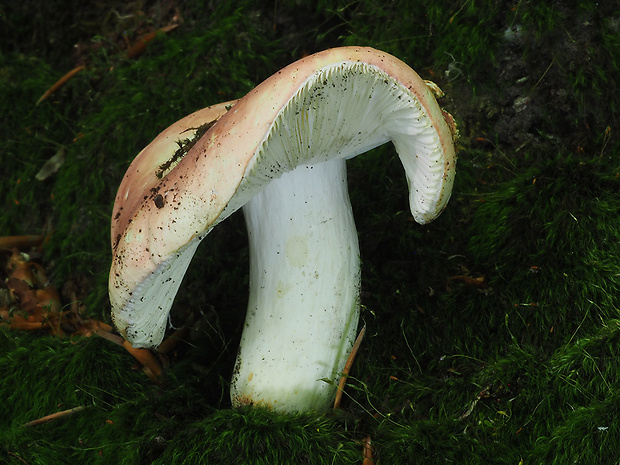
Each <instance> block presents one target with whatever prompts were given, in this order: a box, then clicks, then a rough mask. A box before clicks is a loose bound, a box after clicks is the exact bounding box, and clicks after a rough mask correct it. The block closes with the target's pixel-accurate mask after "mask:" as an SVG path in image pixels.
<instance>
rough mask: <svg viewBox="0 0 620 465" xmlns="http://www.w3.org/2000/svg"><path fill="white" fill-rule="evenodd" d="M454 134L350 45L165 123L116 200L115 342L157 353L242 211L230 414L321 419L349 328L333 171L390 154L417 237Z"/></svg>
mask: <svg viewBox="0 0 620 465" xmlns="http://www.w3.org/2000/svg"><path fill="white" fill-rule="evenodd" d="M216 120H217V121H216ZM214 121H216V122H215V123H213V122H214ZM199 127H202V128H203V130H198V129H197V128H199ZM455 134H456V129H455V127H454V123H453V120H452V118H451V117H450V116H449V115H448V114H447V113H444V112H442V110H441V109H440V108H439V106H438V104H437V102H436V100H435V98H434V97H433V94H432V91H431V90H430V89H429V87H428V86H427V85H426V84H425V82H424V81H423V80H422V79H421V78H420V77H419V76H418V75H417V74H416V73H415V72H414V71H413V70H412V69H411V68H409V67H408V66H407V65H406V64H405V63H403V62H402V61H400V60H398V59H397V58H395V57H393V56H391V55H389V54H387V53H384V52H380V51H378V50H374V49H371V48H360V47H343V48H336V49H331V50H326V51H324V52H319V53H316V54H314V55H310V56H308V57H305V58H303V59H301V60H299V61H297V62H295V63H293V64H291V65H289V66H287V67H286V68H284V69H282V70H281V71H279V72H278V73H276V74H275V75H273V76H272V77H270V78H269V79H267V80H266V81H264V82H263V83H261V84H260V85H258V86H257V87H256V88H255V89H254V90H252V91H251V92H249V93H248V94H247V95H246V96H245V97H243V98H241V99H240V100H239V101H237V102H236V103H235V104H234V105H232V106H231V103H229V104H220V105H217V106H215V107H210V108H207V109H205V110H202V111H201V112H197V113H194V114H193V115H190V116H188V117H186V118H184V119H183V120H181V121H179V122H177V123H175V124H173V125H172V126H171V127H170V128H168V129H167V130H165V131H164V132H163V133H162V134H160V135H159V136H158V137H157V138H156V139H155V140H154V141H153V142H152V143H151V144H150V145H149V146H148V147H146V148H145V149H144V150H143V151H142V152H141V153H140V154H139V155H138V157H137V158H136V160H134V162H133V163H132V164H131V166H130V167H129V169H128V171H127V174H126V175H125V178H124V179H123V181H122V183H121V186H120V188H119V192H118V195H117V197H116V202H115V206H114V212H113V215H114V216H113V221H112V249H113V263H112V268H111V271H110V282H109V292H110V301H111V305H112V315H113V319H114V322H115V324H116V327H117V329H118V330H119V332H120V333H121V334H122V335H123V336H124V337H125V338H126V339H127V340H128V341H130V342H131V344H132V345H133V346H134V347H154V346H157V345H158V344H159V343H160V342H161V341H162V339H163V335H164V332H165V328H166V323H167V320H168V314H169V311H170V307H171V306H172V302H173V299H174V297H175V295H176V293H177V291H178V288H179V285H180V283H181V280H182V278H183V275H184V273H185V271H186V269H187V267H188V265H189V262H190V261H191V259H192V256H193V255H194V252H195V250H196V248H197V246H198V244H199V243H200V241H202V240H203V239H204V238H205V237H206V236H207V234H208V233H209V232H210V231H211V230H212V229H213V228H214V227H215V226H216V225H217V224H218V223H220V222H221V221H223V220H224V219H226V218H227V217H228V216H230V215H231V214H232V213H233V212H235V211H236V210H238V209H240V208H242V207H243V212H244V215H245V220H246V224H247V229H248V237H249V244H250V294H249V302H248V309H247V316H246V321H245V325H244V329H243V333H242V336H241V343H240V347H239V352H238V356H237V361H236V364H235V367H234V370H233V376H232V381H231V400H232V404H233V405H234V406H241V405H247V404H254V405H256V404H260V405H264V406H269V407H271V408H273V409H275V410H278V411H283V412H293V411H308V410H319V411H320V410H324V409H326V408H327V407H328V406H329V405H330V403H331V402H333V397H334V395H335V391H336V385H337V381H338V379H339V377H340V374H341V372H342V370H343V367H344V364H345V361H346V359H347V355H348V352H349V350H350V349H351V346H352V344H353V341H354V339H355V334H356V331H357V325H358V318H359V293H360V258H359V248H358V238H357V233H356V229H355V223H354V220H353V215H352V210H351V205H350V201H349V197H348V192H347V178H346V166H345V163H346V159H349V158H352V157H355V156H357V155H358V154H360V153H363V152H366V151H368V150H370V149H372V148H374V147H376V146H378V145H381V144H383V143H385V142H388V141H392V143H393V144H394V146H395V148H396V151H397V152H398V155H399V157H400V159H401V162H402V164H403V166H404V169H405V174H406V178H407V181H408V183H409V191H410V196H409V201H410V208H411V213H412V215H413V217H414V219H415V220H416V221H417V222H418V223H421V224H424V223H427V222H429V221H431V220H433V219H434V218H436V217H437V216H438V215H439V214H440V212H441V211H442V210H443V209H444V207H445V205H446V203H447V202H448V199H449V197H450V193H451V189H452V183H453V179H454V172H455V163H456V155H455V148H454V145H455V144H454V142H455ZM186 135H189V136H190V137H188V138H187V139H188V140H189V142H186V143H182V144H179V145H181V146H183V147H184V149H183V150H176V151H174V150H173V149H174V148H175V143H174V141H175V138H178V137H186ZM194 136H195V137H194ZM192 137H193V139H192ZM167 157H171V158H167Z"/></svg>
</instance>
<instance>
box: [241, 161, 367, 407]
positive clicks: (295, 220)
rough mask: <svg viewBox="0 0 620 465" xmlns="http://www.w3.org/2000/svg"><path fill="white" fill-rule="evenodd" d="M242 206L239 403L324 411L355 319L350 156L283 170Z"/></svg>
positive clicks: (357, 267) (352, 334) (348, 347)
mask: <svg viewBox="0 0 620 465" xmlns="http://www.w3.org/2000/svg"><path fill="white" fill-rule="evenodd" d="M243 211H244V214H245V218H246V223H247V228H248V235H249V243H250V296H249V305H248V313H247V317H246V321H245V327H244V330H243V334H242V337H241V344H240V348H239V354H238V357H237V364H236V366H235V370H234V373H233V378H232V384H231V397H232V402H233V405H236V406H240V405H245V404H254V403H258V404H261V405H267V406H270V407H272V408H275V409H277V410H281V411H296V410H298V411H308V410H325V409H326V408H328V406H329V405H330V404H331V403H332V402H333V398H334V395H335V390H336V386H337V383H338V379H339V378H340V376H341V373H342V370H343V368H344V365H345V362H346V359H347V356H348V354H349V351H350V350H351V347H352V345H353V341H354V340H355V333H356V330H357V322H358V317H359V287H360V259H359V247H358V239H357V232H356V229H355V223H354V220H353V214H352V211H351V204H350V201H349V195H348V192H347V180H346V166H345V160H343V159H336V160H330V161H326V162H322V163H318V164H315V165H302V166H299V167H297V168H296V169H294V170H293V171H290V172H288V173H284V174H283V175H282V177H281V178H279V179H274V180H273V181H271V183H270V184H269V185H268V186H267V187H266V188H265V189H264V190H263V191H262V192H261V193H260V194H258V195H256V196H255V197H253V198H252V199H251V200H250V201H249V202H248V203H247V204H246V205H245V206H244V207H243Z"/></svg>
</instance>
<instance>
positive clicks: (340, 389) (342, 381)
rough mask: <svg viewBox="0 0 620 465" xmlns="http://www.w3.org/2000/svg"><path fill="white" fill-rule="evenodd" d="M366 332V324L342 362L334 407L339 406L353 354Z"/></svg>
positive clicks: (354, 354)
mask: <svg viewBox="0 0 620 465" xmlns="http://www.w3.org/2000/svg"><path fill="white" fill-rule="evenodd" d="M365 332H366V326H364V327H363V328H362V330H361V331H360V333H359V335H358V336H357V339H356V340H355V343H354V344H353V347H352V348H351V353H350V354H349V358H347V362H346V363H345V364H344V369H343V370H342V377H341V378H340V382H339V383H338V391H337V392H336V399H335V400H334V408H335V409H336V408H339V407H340V401H341V400H342V393H343V392H344V385H345V384H346V383H347V378H348V377H349V372H350V371H351V367H352V366H353V360H355V356H356V355H357V351H358V349H359V348H360V345H361V344H362V339H364V333H365Z"/></svg>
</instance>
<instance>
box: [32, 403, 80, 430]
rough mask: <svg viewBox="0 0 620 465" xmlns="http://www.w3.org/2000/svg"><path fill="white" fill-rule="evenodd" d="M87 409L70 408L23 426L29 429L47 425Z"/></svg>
mask: <svg viewBox="0 0 620 465" xmlns="http://www.w3.org/2000/svg"><path fill="white" fill-rule="evenodd" d="M85 408H86V407H84V406H80V407H73V408H70V409H69V410H63V411H61V412H56V413H52V414H51V415H46V416H44V417H41V418H37V419H36V420H32V421H29V422H28V423H24V424H23V425H22V426H24V427H27V428H28V427H30V426H36V425H40V424H42V423H47V422H48V421H52V420H56V419H58V418H63V417H67V416H69V415H73V414H74V413H76V412H79V411H80V410H84V409H85Z"/></svg>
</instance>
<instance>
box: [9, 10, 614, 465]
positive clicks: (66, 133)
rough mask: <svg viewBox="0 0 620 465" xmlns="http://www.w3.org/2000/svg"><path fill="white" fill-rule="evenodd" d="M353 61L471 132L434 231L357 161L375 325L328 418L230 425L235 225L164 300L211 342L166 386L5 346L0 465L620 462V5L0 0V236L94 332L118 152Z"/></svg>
mask: <svg viewBox="0 0 620 465" xmlns="http://www.w3.org/2000/svg"><path fill="white" fill-rule="evenodd" d="M180 19H182V21H179V20H180ZM173 22H176V23H178V22H181V24H180V26H178V27H177V28H176V29H174V30H173V31H170V32H168V33H167V34H160V35H159V36H157V37H156V38H155V39H154V40H153V41H152V42H150V43H149V44H148V47H147V48H146V50H145V52H144V53H143V54H142V55H140V56H137V57H134V58H127V50H128V48H129V45H130V44H132V43H134V42H135V40H136V39H137V38H138V37H139V36H140V35H142V34H145V33H148V32H150V31H153V30H156V29H158V28H160V27H164V26H166V25H168V24H171V23H173ZM353 44H356V45H357V44H360V45H369V46H373V47H376V48H380V49H382V50H385V51H387V52H389V53H392V54H394V55H396V56H397V57H399V58H401V59H402V60H404V61H406V62H407V63H408V64H410V65H411V66H412V67H413V68H414V69H416V70H417V71H418V72H419V74H420V75H421V76H422V77H423V78H425V79H431V80H434V81H435V82H436V83H437V84H439V85H440V87H442V89H443V90H444V91H445V92H446V94H447V96H446V98H445V99H443V100H442V101H441V102H440V103H441V104H442V105H443V106H444V107H446V108H447V109H448V110H449V111H450V112H451V113H452V114H453V115H454V116H455V118H456V120H457V122H458V123H459V127H460V131H461V140H460V153H459V163H458V172H457V178H456V184H455V189H454V192H453V195H452V199H451V201H450V204H449V206H448V208H447V210H446V211H445V212H444V213H443V215H442V216H441V217H440V218H439V219H438V220H437V221H435V222H434V223H432V224H429V225H426V226H419V225H416V224H415V223H414V222H413V221H412V220H411V218H410V215H409V213H408V205H407V199H408V197H407V190H406V185H405V181H404V174H403V172H402V170H401V168H400V166H399V163H398V159H397V157H396V155H395V152H394V150H393V148H392V147H391V146H385V147H381V148H379V149H376V150H374V151H372V152H371V153H368V154H366V155H364V156H361V157H358V158H357V159H355V160H352V161H351V162H350V165H349V168H350V174H349V178H350V190H351V198H352V202H353V205H354V209H355V215H356V221H357V225H358V230H359V236H360V244H361V253H362V260H363V289H362V301H363V310H362V317H363V321H364V323H365V324H366V326H367V333H366V338H365V340H364V343H363V346H362V349H361V350H360V353H359V354H358V357H357V360H356V362H355V364H354V367H353V371H352V377H351V379H350V380H349V383H348V385H347V391H346V392H347V394H346V396H345V399H344V401H343V406H342V408H341V409H340V410H339V411H335V412H331V413H328V414H326V415H318V414H305V415H300V416H280V415H275V414H273V413H271V412H268V411H263V410H260V409H250V410H233V409H231V408H230V401H229V398H228V384H227V383H228V380H229V377H230V373H231V370H232V363H233V361H234V356H235V353H236V344H237V341H238V339H239V330H240V327H241V323H242V320H243V313H244V307H245V296H246V295H247V241H246V237H245V232H244V225H243V221H242V218H241V217H240V216H238V215H235V216H233V217H232V218H230V219H229V220H227V221H226V222H225V223H224V224H222V225H221V226H220V227H219V228H218V229H216V230H215V231H214V232H213V233H212V234H211V235H209V237H208V238H207V240H205V243H204V244H203V245H202V246H201V249H200V250H199V252H198V255H197V256H196V258H195V260H194V262H193V264H192V267H191V269H190V272H189V273H188V276H187V278H186V280H185V282H184V284H183V286H182V289H181V291H180V293H179V296H178V298H177V301H176V304H175V309H174V310H173V322H176V323H179V322H182V321H184V320H185V318H187V316H188V315H189V314H193V315H194V316H195V319H196V321H200V323H201V324H197V325H195V327H194V329H193V332H192V336H191V338H190V340H189V341H188V343H186V344H183V345H181V346H179V348H178V349H177V351H176V352H174V353H172V354H170V355H169V356H168V368H167V370H166V377H165V382H164V385H163V386H158V385H156V384H154V383H152V382H151V381H149V379H148V378H147V377H146V376H145V375H144V374H143V373H142V372H141V371H139V370H136V369H135V368H134V362H133V361H132V359H131V357H130V356H129V355H128V354H127V353H126V352H125V351H124V350H123V349H122V348H119V347H118V346H115V345H113V344H112V343H110V342H109V341H107V340H104V339H101V338H96V337H91V338H79V337H76V338H57V337H52V336H50V335H47V334H38V333H22V332H17V331H9V330H7V329H2V330H0V398H1V399H2V401H1V402H0V462H2V463H10V464H16V465H17V464H22V465H23V464H30V465H34V464H65V463H66V464H72V465H75V464H91V463H106V464H146V463H158V464H198V463H201V464H202V463H213V464H218V463H221V464H230V463H243V464H276V463H277V464H288V463H290V464H304V463H308V464H310V463H311V464H315V463H316V464H348V463H352V464H361V463H362V440H363V439H364V438H365V437H367V436H369V437H370V438H371V439H372V443H373V445H374V448H375V456H374V457H375V460H377V461H380V463H382V464H384V465H389V464H445V463H459V464H510V465H519V464H573V463H579V464H598V465H603V464H616V463H619V461H620V420H619V418H620V363H619V359H620V215H619V210H620V184H619V183H620V179H619V178H620V144H619V140H620V139H619V138H618V133H619V131H620V125H619V124H618V123H619V111H620V95H619V89H618V83H619V82H620V69H619V63H620V62H619V60H620V6H618V3H617V2H589V1H585V0H580V1H576V2H572V1H551V2H532V1H530V2H526V1H519V0H515V1H503V0H481V1H476V0H458V1H446V2H423V1H419V0H409V1H401V2H391V1H376V0H354V1H347V2H341V1H337V0H321V1H319V2H316V3H314V2H297V1H294V0H280V1H264V2H253V1H249V0H245V1H237V2H233V1H228V0H227V1H219V0H214V1H209V2H200V1H197V0H187V1H184V2H175V1H162V0H159V1H149V2H147V1H134V2H121V1H114V0H111V1H106V2H92V4H91V3H90V2H86V3H84V2H81V3H80V2H75V1H69V0H56V1H50V2H35V1H31V0H22V1H20V2H7V3H3V4H2V5H0V110H1V114H2V117H1V119H2V124H1V125H0V142H1V145H0V164H1V169H0V235H3V236H4V235H19V234H39V233H44V234H47V233H50V237H49V240H48V241H47V242H46V244H45V246H44V248H43V252H44V255H43V257H42V258H41V261H42V263H43V264H44V265H45V267H46V269H47V270H48V272H49V273H50V275H51V278H52V280H53V282H54V284H55V285H56V286H57V287H58V288H59V289H62V288H63V286H64V285H65V284H66V283H73V288H74V289H75V288H76V286H77V289H78V292H77V296H78V297H79V298H80V299H81V300H83V301H84V302H85V304H86V311H87V313H88V314H89V315H91V316H93V317H95V318H98V319H101V320H105V321H109V303H108V301H107V288H106V286H107V272H108V269H109V265H110V259H111V252H110V245H109V244H110V239H109V226H110V214H111V210H112V204H113V201H114V196H115V193H116V189H117V187H118V185H119V183H120V180H121V178H122V176H123V174H124V171H125V169H126V168H127V166H128V164H129V163H130V161H131V160H132V159H133V157H134V156H135V155H136V154H137V153H138V152H139V151H140V150H141V149H142V148H143V147H144V146H145V145H146V144H147V143H148V142H150V141H151V140H152V139H153V138H154V137H155V136H156V135H157V134H158V133H159V132H160V131H161V130H162V129H163V128H165V127H166V126H167V125H168V124H170V123H172V122H174V121H176V120H177V119H180V118H181V117H182V116H184V115H186V114H188V113H190V112H192V111H194V110H196V109H199V108H202V107H205V106H208V105H210V104H213V103H217V102H220V101H224V100H228V99H232V98H237V97H240V96H242V95H244V94H245V93H246V92H247V91H249V90H250V89H251V88H252V87H253V86H255V85H256V84H257V83H259V82H260V81H262V80H263V79H265V78H267V77H268V76H269V75H271V74H272V73H274V72H275V71H277V70H278V69H279V68H281V67H283V66H284V65H286V64H288V63H290V62H292V61H294V60H296V59H298V58H300V57H302V56H303V55H304V54H307V53H312V52H314V51H318V50H321V49H326V48H329V47H334V46H341V45H353ZM79 65H85V66H86V67H85V69H84V70H82V71H81V72H80V73H78V74H77V75H76V76H75V77H74V78H73V79H71V80H70V81H69V82H68V83H67V84H66V85H65V86H64V87H62V88H61V89H59V90H58V91H57V92H56V93H54V94H53V95H52V96H51V97H50V98H48V99H47V100H45V101H43V102H41V103H40V104H39V105H36V106H35V103H36V102H37V100H38V99H39V97H41V95H42V94H43V93H44V92H45V91H46V89H48V88H49V87H50V86H51V85H52V84H53V83H54V82H55V81H56V80H58V79H59V78H60V77H61V76H62V75H63V74H65V73H66V72H67V71H69V70H71V69H72V68H75V67H76V66H79ZM59 152H64V160H65V161H64V164H62V166H61V167H60V168H59V170H58V171H57V172H56V173H55V174H53V175H51V176H50V177H48V178H47V179H44V180H42V181H39V180H37V179H36V178H35V175H36V174H37V172H38V171H39V170H40V169H41V167H42V166H43V165H44V163H45V162H46V161H47V160H49V159H50V158H52V157H53V156H54V155H55V154H57V153H59ZM205 283H206V284H205ZM0 286H3V285H2V284H0ZM63 298H64V299H65V301H64V303H65V304H69V303H70V302H69V301H68V300H67V299H68V297H67V296H66V295H65V296H64V297H63ZM79 406H81V407H85V408H84V409H83V410H81V411H78V412H76V413H74V414H73V415H71V416H69V417H66V418H62V419H58V420H55V421H52V422H49V423H46V424H42V425H38V426H32V427H24V426H23V425H24V424H25V423H27V422H29V421H31V420H34V419H36V418H39V417H43V416H45V415H49V414H51V413H54V412H57V411H61V410H65V409H70V408H74V407H79Z"/></svg>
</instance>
